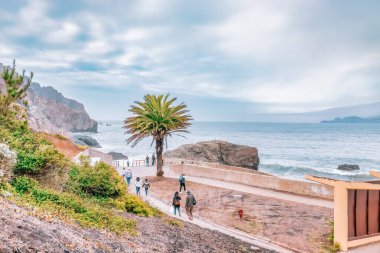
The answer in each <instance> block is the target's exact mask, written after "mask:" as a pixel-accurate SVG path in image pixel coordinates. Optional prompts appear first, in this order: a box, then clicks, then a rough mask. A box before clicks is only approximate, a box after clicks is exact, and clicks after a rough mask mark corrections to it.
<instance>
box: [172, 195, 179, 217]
mask: <svg viewBox="0 0 380 253" xmlns="http://www.w3.org/2000/svg"><path fill="white" fill-rule="evenodd" d="M173 207H174V215H177V210H178V215H179V217H181V197H180V196H179V193H178V192H175V194H174V197H173Z"/></svg>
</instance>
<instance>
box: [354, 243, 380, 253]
mask: <svg viewBox="0 0 380 253" xmlns="http://www.w3.org/2000/svg"><path fill="white" fill-rule="evenodd" d="M379 252H380V243H374V244H369V245H366V246H361V247H359V248H356V249H351V250H349V251H348V253H379Z"/></svg>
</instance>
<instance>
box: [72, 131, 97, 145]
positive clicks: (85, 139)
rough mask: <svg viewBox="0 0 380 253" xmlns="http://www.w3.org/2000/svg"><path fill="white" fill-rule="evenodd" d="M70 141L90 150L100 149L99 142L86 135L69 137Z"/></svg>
mask: <svg viewBox="0 0 380 253" xmlns="http://www.w3.org/2000/svg"><path fill="white" fill-rule="evenodd" d="M71 140H72V141H73V142H74V143H75V144H77V145H81V146H88V147H92V148H101V146H100V144H99V142H98V141H97V140H95V139H94V138H92V137H91V136H88V135H82V134H75V135H73V136H71Z"/></svg>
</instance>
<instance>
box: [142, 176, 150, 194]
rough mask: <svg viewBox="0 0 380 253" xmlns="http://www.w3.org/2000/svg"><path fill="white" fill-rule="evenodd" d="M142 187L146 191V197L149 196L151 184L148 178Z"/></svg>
mask: <svg viewBox="0 0 380 253" xmlns="http://www.w3.org/2000/svg"><path fill="white" fill-rule="evenodd" d="M142 187H144V189H145V195H146V196H148V190H149V188H150V184H149V180H148V179H147V178H145V181H144V183H143V185H142Z"/></svg>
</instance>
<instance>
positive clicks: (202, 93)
mask: <svg viewBox="0 0 380 253" xmlns="http://www.w3.org/2000/svg"><path fill="white" fill-rule="evenodd" d="M0 7H1V8H0V34H1V36H0V62H2V63H4V64H6V65H10V64H11V63H12V60H13V59H16V62H17V65H18V68H19V69H25V70H26V71H33V72H34V81H36V82H39V83H40V84H41V85H44V86H47V85H50V86H53V87H54V88H56V89H58V90H59V91H60V92H62V93H63V94H64V95H65V96H67V97H70V98H73V99H76V100H78V101H80V102H82V103H83V104H84V105H85V107H86V109H87V111H88V112H89V114H90V115H91V116H92V117H93V118H95V119H100V120H102V119H103V120H110V119H112V120H116V119H123V118H125V117H126V116H127V115H128V108H129V106H130V105H131V104H132V103H133V101H136V100H141V99H142V97H143V95H144V94H147V93H155V94H161V93H170V94H171V95H172V96H177V97H178V99H179V101H183V102H185V103H186V104H187V105H188V106H189V109H190V110H191V113H192V115H193V116H194V118H195V119H196V120H220V121H255V115H259V114H260V115H262V114H279V113H301V112H308V111H318V110H323V109H328V108H333V107H342V106H352V105H357V104H366V103H372V102H378V101H380V79H379V77H380V71H379V69H380V29H379V27H380V18H379V17H380V1H377V0H373V1H367V0H363V1H355V0H346V1H342V0H308V1H305V0H294V1H293V0H262V1H256V0H245V1H243V0H231V1H227V0H214V1H213V0H210V1H198V0H192V1H186V0H182V1H181V0H171V1H169V0H162V1H161V0H145V1H144V0H130V1H121V0H120V1H110V0H87V1H85V0H65V1H50V0H31V1H21V0H13V1H9V0H0Z"/></svg>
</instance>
